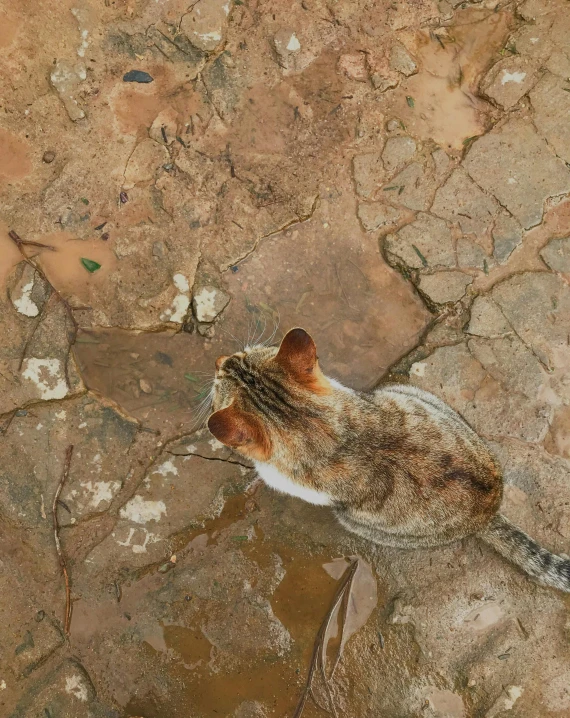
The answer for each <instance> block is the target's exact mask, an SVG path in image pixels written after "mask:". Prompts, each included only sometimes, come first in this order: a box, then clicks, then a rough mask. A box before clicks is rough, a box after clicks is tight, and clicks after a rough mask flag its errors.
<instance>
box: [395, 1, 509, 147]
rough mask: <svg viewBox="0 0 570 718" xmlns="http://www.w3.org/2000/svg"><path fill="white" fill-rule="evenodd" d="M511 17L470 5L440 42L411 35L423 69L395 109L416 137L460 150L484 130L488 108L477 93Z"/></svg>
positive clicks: (407, 83) (407, 85) (403, 90)
mask: <svg viewBox="0 0 570 718" xmlns="http://www.w3.org/2000/svg"><path fill="white" fill-rule="evenodd" d="M511 19H512V16H511V15H510V14H508V13H504V12H497V13H493V12H491V13H489V12H488V11H481V10H474V9H469V10H464V11H460V12H458V13H457V15H456V23H455V24H454V25H453V26H452V27H450V28H448V32H447V33H446V34H440V35H439V37H440V39H441V42H439V41H438V40H437V37H436V36H435V35H434V34H433V33H432V35H430V33H429V31H427V30H425V31H420V32H419V33H417V34H416V35H414V36H413V37H409V38H408V40H409V43H410V45H411V46H414V53H415V54H416V55H417V57H418V59H419V61H420V62H419V64H420V67H421V70H420V72H419V73H418V74H417V75H414V76H412V77H410V78H409V79H408V80H406V81H405V82H403V83H402V84H401V85H400V87H399V89H398V92H397V93H394V101H393V104H392V107H391V110H392V111H393V112H394V114H395V115H396V116H397V117H399V118H400V119H401V120H402V121H403V122H404V124H405V126H406V127H407V128H408V129H409V131H410V132H411V133H412V134H413V135H417V136H419V137H421V138H423V139H425V140H428V139H430V138H431V139H433V140H434V141H435V142H437V143H438V144H439V145H441V146H442V147H445V148H447V149H455V150H458V149H462V148H463V142H464V140H465V139H467V138H468V137H474V136H476V135H481V134H483V132H484V117H482V112H484V111H485V109H486V108H487V107H488V106H487V105H486V103H484V102H483V101H482V100H480V99H478V98H477V97H476V96H475V95H474V94H473V93H474V91H475V89H476V87H477V84H478V80H479V78H480V76H481V75H482V73H483V72H484V71H485V69H486V68H487V66H488V65H489V64H490V62H491V61H492V60H493V59H495V58H496V57H497V53H498V52H499V51H500V49H501V48H502V47H503V45H504V43H505V40H506V37H507V34H508V32H509V26H510V22H511ZM442 45H443V46H442ZM407 98H408V99H407ZM410 104H411V105H413V106H410Z"/></svg>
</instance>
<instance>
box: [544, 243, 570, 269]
mask: <svg viewBox="0 0 570 718" xmlns="http://www.w3.org/2000/svg"><path fill="white" fill-rule="evenodd" d="M540 256H541V257H542V259H543V260H544V261H545V262H546V264H547V265H548V266H549V267H550V269H553V270H554V271H555V272H562V273H567V272H570V237H565V238H564V239H553V240H551V241H550V242H549V243H548V244H547V245H546V247H545V248H544V249H543V250H542V251H541V253H540Z"/></svg>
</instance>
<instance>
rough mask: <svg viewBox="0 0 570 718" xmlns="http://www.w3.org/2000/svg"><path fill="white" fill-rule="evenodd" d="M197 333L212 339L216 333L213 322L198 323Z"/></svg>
mask: <svg viewBox="0 0 570 718" xmlns="http://www.w3.org/2000/svg"><path fill="white" fill-rule="evenodd" d="M198 334H200V335H201V336H203V337H206V338H207V339H212V338H213V337H214V336H215V334H216V330H215V328H214V325H213V324H198Z"/></svg>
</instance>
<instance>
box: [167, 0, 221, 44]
mask: <svg viewBox="0 0 570 718" xmlns="http://www.w3.org/2000/svg"><path fill="white" fill-rule="evenodd" d="M232 2H233V0H198V2H196V3H194V5H192V8H191V10H190V11H189V12H187V13H186V14H185V15H183V16H182V21H181V23H180V29H181V31H182V32H183V33H184V35H186V37H187V38H188V40H189V41H190V42H191V44H192V45H194V47H196V48H198V50H202V51H203V52H215V51H216V50H217V49H218V48H219V47H220V45H221V44H222V42H223V40H224V38H225V35H226V30H227V24H228V15H229V14H230V9H231V6H232Z"/></svg>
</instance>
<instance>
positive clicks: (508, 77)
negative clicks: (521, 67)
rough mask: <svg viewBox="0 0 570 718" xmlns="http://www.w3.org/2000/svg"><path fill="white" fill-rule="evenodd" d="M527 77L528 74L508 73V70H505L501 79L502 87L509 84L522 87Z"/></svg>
mask: <svg viewBox="0 0 570 718" xmlns="http://www.w3.org/2000/svg"><path fill="white" fill-rule="evenodd" d="M525 77H526V72H508V71H507V70H503V76H502V77H501V85H506V84H507V82H516V83H517V84H519V85H520V84H521V82H522V81H523V80H524V78H525Z"/></svg>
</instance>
